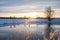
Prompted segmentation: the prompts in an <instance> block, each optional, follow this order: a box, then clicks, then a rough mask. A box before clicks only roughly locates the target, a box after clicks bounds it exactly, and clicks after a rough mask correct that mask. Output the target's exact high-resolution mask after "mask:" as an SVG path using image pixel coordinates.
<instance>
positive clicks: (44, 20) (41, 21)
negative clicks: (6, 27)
mask: <svg viewBox="0 0 60 40" xmlns="http://www.w3.org/2000/svg"><path fill="white" fill-rule="evenodd" d="M26 21H27V19H0V24H4V23H13V22H14V23H22V22H26ZM29 22H40V23H43V22H44V23H47V22H48V20H47V19H36V20H34V21H31V20H29ZM51 23H56V24H60V18H55V19H52V20H51Z"/></svg>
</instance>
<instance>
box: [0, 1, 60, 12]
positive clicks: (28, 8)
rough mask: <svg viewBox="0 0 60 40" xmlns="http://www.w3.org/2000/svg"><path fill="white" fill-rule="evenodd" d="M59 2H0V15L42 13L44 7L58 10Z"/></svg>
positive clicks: (59, 7)
mask: <svg viewBox="0 0 60 40" xmlns="http://www.w3.org/2000/svg"><path fill="white" fill-rule="evenodd" d="M59 4H60V0H0V13H24V12H32V11H44V10H45V7H47V6H51V7H52V8H53V9H60V5H59Z"/></svg>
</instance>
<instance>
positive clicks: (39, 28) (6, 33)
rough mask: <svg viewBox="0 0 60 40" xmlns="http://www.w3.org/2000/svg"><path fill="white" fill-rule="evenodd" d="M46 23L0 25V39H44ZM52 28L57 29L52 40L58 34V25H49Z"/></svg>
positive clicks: (59, 27)
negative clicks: (43, 33)
mask: <svg viewBox="0 0 60 40" xmlns="http://www.w3.org/2000/svg"><path fill="white" fill-rule="evenodd" d="M46 28H47V24H36V23H35V24H29V23H27V24H26V23H24V24H18V25H16V24H15V25H8V26H3V27H0V40H44V39H43V35H42V32H45V31H46ZM51 28H52V29H53V30H59V32H58V33H57V34H56V37H55V39H54V40H57V37H58V35H60V25H51Z"/></svg>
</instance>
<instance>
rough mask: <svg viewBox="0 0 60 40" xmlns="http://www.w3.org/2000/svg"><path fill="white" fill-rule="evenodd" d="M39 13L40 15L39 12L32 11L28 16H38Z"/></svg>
mask: <svg viewBox="0 0 60 40" xmlns="http://www.w3.org/2000/svg"><path fill="white" fill-rule="evenodd" d="M37 15H38V13H36V12H31V13H28V14H27V16H26V17H30V18H36V17H37Z"/></svg>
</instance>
